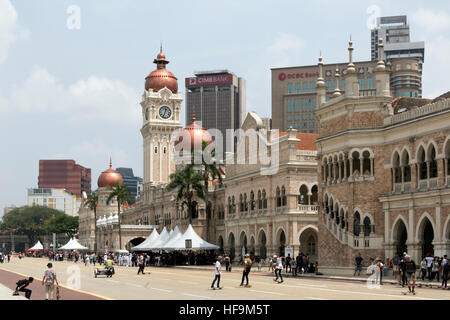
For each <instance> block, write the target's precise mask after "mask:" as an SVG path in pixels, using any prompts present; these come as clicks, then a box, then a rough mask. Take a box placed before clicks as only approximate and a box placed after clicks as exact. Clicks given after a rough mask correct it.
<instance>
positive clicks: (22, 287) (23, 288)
mask: <svg viewBox="0 0 450 320" xmlns="http://www.w3.org/2000/svg"><path fill="white" fill-rule="evenodd" d="M33 280H34V278H33V277H29V278H28V279H23V280H19V281H17V282H16V289H15V290H14V292H13V296H18V295H19V291H20V292H25V298H27V299H28V300H29V299H30V298H31V292H32V291H31V290H30V289H27V287H28V285H29V284H30V283H32V282H33Z"/></svg>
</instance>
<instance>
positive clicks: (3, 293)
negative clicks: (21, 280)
mask: <svg viewBox="0 0 450 320" xmlns="http://www.w3.org/2000/svg"><path fill="white" fill-rule="evenodd" d="M13 292H14V290H11V289H10V288H8V287H6V286H4V285H2V284H0V300H27V298H25V296H24V293H23V292H20V295H19V296H13V295H12V294H13Z"/></svg>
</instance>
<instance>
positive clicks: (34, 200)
mask: <svg viewBox="0 0 450 320" xmlns="http://www.w3.org/2000/svg"><path fill="white" fill-rule="evenodd" d="M35 205H39V206H46V207H49V208H52V209H57V210H60V211H63V212H65V213H66V214H67V215H69V216H77V215H78V210H79V209H80V205H81V198H79V197H77V196H76V195H75V194H73V193H71V192H68V191H67V190H65V189H60V188H30V189H28V192H27V206H35Z"/></svg>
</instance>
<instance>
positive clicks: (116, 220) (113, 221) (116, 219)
mask: <svg viewBox="0 0 450 320" xmlns="http://www.w3.org/2000/svg"><path fill="white" fill-rule="evenodd" d="M112 223H113V224H118V223H119V216H118V215H117V213H116V214H115V215H113V217H112Z"/></svg>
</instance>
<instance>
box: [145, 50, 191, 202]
mask: <svg viewBox="0 0 450 320" xmlns="http://www.w3.org/2000/svg"><path fill="white" fill-rule="evenodd" d="M153 63H155V64H156V66H157V68H156V70H154V71H152V72H151V73H150V74H149V75H148V76H147V77H146V78H145V91H144V94H143V95H142V101H141V107H142V128H141V133H142V137H143V148H144V153H143V155H144V161H143V165H144V181H143V183H144V190H143V191H144V193H143V196H144V201H146V202H148V201H150V199H149V193H150V192H149V190H150V189H151V187H152V186H157V185H165V184H167V183H168V182H169V175H170V174H171V173H173V172H175V163H174V161H173V151H174V147H173V146H174V143H173V141H171V135H172V133H173V132H174V131H175V130H178V129H180V128H181V124H180V107H181V102H182V101H183V98H182V97H181V94H180V93H179V92H178V82H177V78H176V77H175V76H174V75H173V74H172V72H170V71H168V70H167V69H166V65H167V64H168V63H169V61H167V60H166V56H165V55H164V53H163V52H162V47H161V50H160V52H159V54H158V56H157V57H156V59H155V60H154V61H153Z"/></svg>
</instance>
